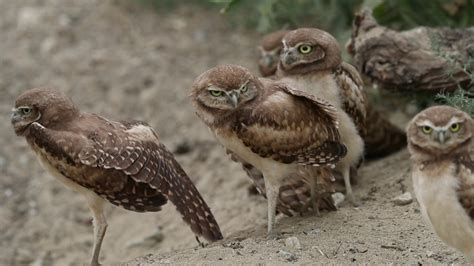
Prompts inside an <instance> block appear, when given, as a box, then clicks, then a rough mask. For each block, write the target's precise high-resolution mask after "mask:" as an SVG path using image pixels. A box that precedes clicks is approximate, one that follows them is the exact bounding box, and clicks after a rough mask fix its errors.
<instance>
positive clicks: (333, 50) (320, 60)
mask: <svg viewBox="0 0 474 266" xmlns="http://www.w3.org/2000/svg"><path fill="white" fill-rule="evenodd" d="M282 43H283V50H282V51H281V54H280V62H279V64H278V70H279V71H280V73H281V74H283V75H287V74H290V75H293V74H306V73H309V72H312V71H319V70H326V69H327V70H330V69H333V68H335V67H337V66H339V65H340V64H341V62H342V58H341V49H340V48H339V44H338V43H337V40H336V39H335V38H334V37H333V36H332V35H331V34H329V33H327V32H325V31H322V30H319V29H314V28H301V29H297V30H293V31H290V32H288V33H287V34H286V35H285V36H284V38H283V40H282Z"/></svg>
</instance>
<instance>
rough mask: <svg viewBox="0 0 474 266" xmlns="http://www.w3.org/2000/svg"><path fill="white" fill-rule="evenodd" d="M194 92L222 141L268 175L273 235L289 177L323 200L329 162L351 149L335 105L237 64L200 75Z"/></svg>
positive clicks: (200, 113) (204, 117)
mask: <svg viewBox="0 0 474 266" xmlns="http://www.w3.org/2000/svg"><path fill="white" fill-rule="evenodd" d="M190 97H191V100H192V102H193V105H194V107H195V108H196V111H197V115H198V116H199V117H200V118H201V119H202V120H203V122H204V123H205V124H206V125H207V126H208V127H209V128H210V129H211V131H212V132H213V133H214V135H215V137H216V138H217V139H218V141H219V142H220V143H221V144H222V145H223V146H225V147H226V148H227V149H228V150H229V151H230V152H232V153H233V154H235V156H237V157H238V158H239V160H241V161H244V162H246V163H248V164H251V165H253V166H254V167H255V168H256V169H258V170H259V171H260V172H261V173H262V174H263V177H264V181H265V190H266V196H267V199H268V235H269V237H272V236H273V235H274V233H275V231H274V224H275V211H276V205H277V200H278V193H279V189H280V186H281V185H282V184H283V183H284V182H285V180H286V179H298V178H304V179H305V180H307V182H309V183H310V184H311V190H312V191H311V192H312V193H311V195H312V200H311V202H312V203H318V201H319V195H320V194H321V193H322V191H320V188H322V187H324V185H321V184H322V183H327V181H328V180H331V181H332V180H333V177H332V176H329V177H328V176H327V175H331V170H330V168H329V167H330V166H332V165H333V164H335V163H337V162H338V161H339V160H340V159H341V158H342V157H344V155H345V154H346V147H345V146H344V145H343V144H342V143H340V136H339V133H338V120H337V116H336V110H335V108H334V107H332V106H331V105H330V104H328V103H327V102H325V101H323V100H320V99H318V98H316V97H313V96H311V95H309V94H306V93H304V92H302V91H297V90H294V89H292V88H291V87H290V86H288V85H287V84H285V83H282V82H275V81H272V80H268V79H258V78H256V77H255V76H253V75H252V74H251V73H250V72H249V71H248V70H247V69H245V68H242V67H239V66H235V65H223V66H218V67H215V68H213V69H210V70H208V71H206V72H205V73H203V74H201V75H200V76H199V77H198V78H197V79H196V80H195V82H194V84H193V87H192V92H191V95H190ZM315 209H318V207H317V206H315Z"/></svg>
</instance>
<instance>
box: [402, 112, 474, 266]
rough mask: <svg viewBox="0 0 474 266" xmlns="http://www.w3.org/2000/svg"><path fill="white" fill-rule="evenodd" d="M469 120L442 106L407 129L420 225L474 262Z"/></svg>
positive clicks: (473, 130) (473, 143) (473, 124)
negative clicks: (421, 223) (425, 226)
mask: <svg viewBox="0 0 474 266" xmlns="http://www.w3.org/2000/svg"><path fill="white" fill-rule="evenodd" d="M473 135H474V121H473V119H472V118H471V117H470V116H469V115H468V114H466V113H464V112H462V111H459V110H457V109H455V108H452V107H448V106H436V107H431V108H428V109H426V110H424V111H423V112H421V113H419V114H418V115H416V116H415V117H414V118H413V120H412V121H411V122H410V123H409V125H408V129H407V136H408V150H409V151H410V154H411V160H412V163H413V167H412V171H413V173H412V177H413V185H414V187H415V194H416V198H417V200H418V202H419V204H420V206H421V212H422V214H423V217H424V218H425V219H426V221H427V222H428V223H429V224H431V226H432V228H433V229H434V231H435V232H436V234H437V235H438V236H439V237H440V238H441V239H442V240H443V241H444V242H446V243H447V244H448V245H450V246H453V247H454V248H456V249H458V250H460V251H461V252H463V253H464V254H465V255H466V256H467V257H468V258H469V260H470V261H471V262H472V263H474V140H473Z"/></svg>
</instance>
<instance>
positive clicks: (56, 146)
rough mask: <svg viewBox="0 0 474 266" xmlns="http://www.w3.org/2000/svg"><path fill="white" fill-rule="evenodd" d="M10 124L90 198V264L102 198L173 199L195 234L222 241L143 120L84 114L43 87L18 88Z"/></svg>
mask: <svg viewBox="0 0 474 266" xmlns="http://www.w3.org/2000/svg"><path fill="white" fill-rule="evenodd" d="M11 122H12V125H13V128H14V130H15V133H16V134H17V135H18V136H22V137H25V138H26V141H27V142H28V144H29V145H30V147H31V148H32V149H33V151H34V152H35V154H36V156H37V157H38V159H39V161H40V163H41V165H42V166H43V167H44V168H45V169H46V170H48V172H50V173H51V174H52V175H53V176H54V177H56V178H57V179H58V180H59V181H61V182H62V183H64V184H65V185H66V186H68V187H69V188H72V189H73V190H74V191H76V192H78V193H80V194H82V195H83V196H84V197H85V199H86V200H87V203H88V206H89V208H90V210H91V212H92V214H93V217H94V247H93V255H92V259H91V263H90V264H91V265H99V253H100V248H101V244H102V240H103V238H104V236H105V231H106V229H107V222H106V218H105V215H104V204H105V203H106V202H109V203H111V204H113V205H116V206H120V207H122V208H125V209H127V210H131V211H135V212H157V211H159V210H161V206H163V205H164V204H166V203H167V201H168V200H170V201H171V202H172V203H173V204H174V205H175V206H176V209H177V210H178V212H179V213H180V214H181V215H182V218H183V220H184V221H185V222H186V223H187V224H188V225H189V226H190V227H191V230H192V231H193V232H194V233H195V234H196V235H201V236H204V238H206V239H207V240H209V241H216V240H219V239H222V234H221V232H220V229H219V226H218V225H217V222H216V221H215V219H214V216H213V215H212V212H211V210H210V209H209V207H208V206H207V204H206V202H205V201H204V199H203V198H202V197H201V194H200V193H199V192H198V190H197V189H196V187H195V186H194V184H193V183H192V182H191V180H190V179H189V177H188V176H187V174H186V173H185V172H184V170H183V169H182V168H181V166H180V165H179V164H178V162H177V161H176V160H175V159H174V157H173V154H171V152H169V151H168V149H166V147H165V146H164V145H163V144H162V143H161V142H160V140H159V138H158V135H157V134H156V133H155V131H154V130H153V129H152V128H151V127H150V126H148V125H147V124H146V123H144V122H139V121H130V122H125V121H122V122H117V121H112V120H108V119H106V118H104V117H101V116H98V115H95V114H89V113H83V112H81V111H80V110H79V109H78V108H77V107H76V106H75V105H74V103H73V102H72V101H71V100H70V99H69V98H68V97H67V96H66V95H64V94H63V93H61V92H60V91H58V90H54V89H46V88H37V89H31V90H28V91H26V92H24V93H23V94H21V95H20V96H19V97H18V98H17V100H16V103H15V107H14V108H13V111H12V116H11Z"/></svg>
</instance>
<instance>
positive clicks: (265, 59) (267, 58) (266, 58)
mask: <svg viewBox="0 0 474 266" xmlns="http://www.w3.org/2000/svg"><path fill="white" fill-rule="evenodd" d="M273 63H274V60H273V56H271V55H265V56H264V57H263V58H262V64H263V65H264V66H265V67H271V66H272V65H273Z"/></svg>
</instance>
